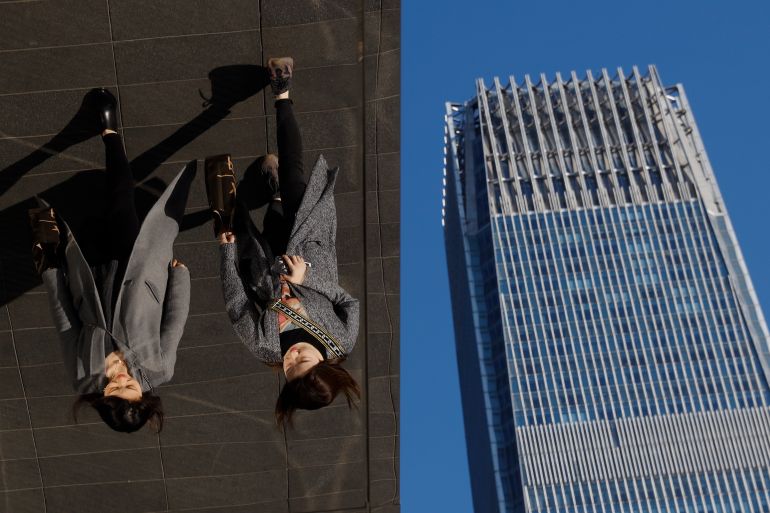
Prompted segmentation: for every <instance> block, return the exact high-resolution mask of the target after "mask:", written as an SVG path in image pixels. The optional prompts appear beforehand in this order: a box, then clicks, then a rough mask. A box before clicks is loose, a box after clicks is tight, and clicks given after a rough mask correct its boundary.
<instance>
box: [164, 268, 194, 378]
mask: <svg viewBox="0 0 770 513" xmlns="http://www.w3.org/2000/svg"><path fill="white" fill-rule="evenodd" d="M189 313H190V271H189V270H188V269H187V268H186V267H182V266H177V267H171V268H169V270H168V286H167V287H166V297H165V299H164V301H163V321H162V322H161V326H160V349H161V351H162V352H163V355H164V358H166V359H167V360H170V361H171V364H172V365H173V363H174V362H176V349H177V347H178V346H179V341H180V340H181V338H182V334H183V333H184V326H185V323H186V322H187V315H188V314H189ZM169 371H170V372H171V374H173V367H172V368H171V369H169ZM170 378H171V376H169V379H170Z"/></svg>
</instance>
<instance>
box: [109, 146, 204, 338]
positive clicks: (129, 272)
mask: <svg viewBox="0 0 770 513" xmlns="http://www.w3.org/2000/svg"><path fill="white" fill-rule="evenodd" d="M196 171H197V161H192V162H190V163H188V164H187V165H186V166H185V167H184V168H183V169H182V170H181V171H180V172H179V173H178V174H177V175H176V177H174V179H173V180H172V181H171V183H170V184H169V185H168V187H166V190H165V191H163V194H161V196H160V197H159V198H158V201H156V202H155V205H153V207H152V208H151V209H150V211H149V212H148V213H147V216H146V217H145V219H144V221H143V222H142V226H141V228H140V229H139V235H138V236H137V238H136V241H135V242H134V247H133V249H132V250H131V255H130V256H129V259H128V264H127V265H126V273H125V276H124V278H123V282H122V283H121V284H120V292H119V293H118V299H117V302H116V304H115V315H114V316H113V319H112V332H113V334H114V335H115V338H116V339H118V340H121V341H124V342H127V340H128V336H127V335H128V329H129V327H128V326H126V320H127V319H135V318H141V312H128V311H127V309H128V308H136V307H137V306H138V305H128V304H125V303H124V301H123V300H124V299H125V295H126V294H125V292H126V290H125V289H126V287H128V286H131V284H132V282H133V281H134V280H137V279H141V278H144V277H150V278H151V279H152V278H154V279H155V280H157V281H161V280H163V281H162V283H163V285H165V283H166V282H165V280H167V279H168V266H169V264H170V263H171V259H172V257H173V254H174V252H173V241H174V239H176V236H177V234H178V233H179V224H180V222H181V216H182V215H183V213H184V203H185V201H186V199H187V193H188V191H189V186H190V184H191V182H192V179H193V177H194V176H195V173H196ZM158 285H160V283H158ZM138 286H141V287H144V286H145V285H144V284H138Z"/></svg>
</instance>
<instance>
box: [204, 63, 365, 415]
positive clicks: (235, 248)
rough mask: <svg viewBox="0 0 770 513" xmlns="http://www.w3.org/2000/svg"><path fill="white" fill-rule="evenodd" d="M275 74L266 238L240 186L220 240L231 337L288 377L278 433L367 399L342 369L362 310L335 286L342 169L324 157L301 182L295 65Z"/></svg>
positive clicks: (273, 66) (277, 67) (277, 66)
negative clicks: (286, 424) (296, 418)
mask: <svg viewBox="0 0 770 513" xmlns="http://www.w3.org/2000/svg"><path fill="white" fill-rule="evenodd" d="M268 67H269V68H270V71H271V85H272V88H273V93H274V94H275V97H276V104H275V107H276V122H277V128H278V129H277V140H278V159H276V158H275V157H274V156H271V155H268V156H266V157H265V159H264V162H263V164H262V171H263V173H264V176H265V177H266V181H267V182H268V183H271V184H272V186H273V189H272V191H271V192H273V197H272V199H271V201H270V205H269V207H268V211H267V213H266V215H265V221H264V230H263V232H262V233H260V232H259V231H258V230H257V228H256V227H255V226H254V224H253V223H252V222H251V219H250V218H249V214H248V208H247V206H246V205H245V202H244V201H242V200H241V194H242V192H244V191H243V188H244V187H247V186H248V185H249V184H247V183H244V182H241V184H240V185H239V187H238V191H239V193H238V194H239V201H237V202H236V203H237V207H236V211H235V219H234V222H233V228H232V231H230V230H228V229H227V226H226V224H227V223H225V225H223V227H222V230H221V231H220V233H219V234H218V235H219V240H220V244H221V246H220V248H221V275H222V285H223V291H224V297H225V304H226V307H227V312H228V314H229V316H230V320H231V321H232V323H233V327H234V329H235V331H236V333H237V334H238V336H239V337H240V338H241V340H242V341H243V342H244V344H246V346H247V347H248V348H249V349H250V350H251V352H252V353H253V354H254V355H255V356H256V357H257V358H259V359H260V360H262V361H264V362H265V363H267V364H270V365H275V366H279V365H280V366H282V367H283V370H284V372H285V375H286V380H287V382H286V385H285V386H284V387H283V389H282V391H281V394H280V396H279V398H278V401H277V404H276V418H277V420H278V422H279V423H281V422H282V421H283V420H284V419H287V420H291V415H292V413H293V411H294V410H295V409H297V408H302V409H316V408H321V407H323V406H326V405H328V404H329V403H331V401H332V400H333V399H334V397H335V396H336V395H337V394H338V393H344V394H345V396H346V398H347V400H348V404H352V399H353V397H354V396H360V389H359V387H358V385H357V383H356V382H355V381H354V380H353V378H352V377H351V376H350V374H349V373H348V372H347V371H346V370H345V369H343V368H342V367H341V366H340V363H341V362H342V361H343V360H344V359H345V357H346V356H347V354H349V353H350V351H351V350H352V349H353V346H354V345H355V343H356V337H357V335H358V324H359V303H358V300H357V299H354V298H353V297H351V296H350V294H348V293H347V292H346V291H345V290H343V289H342V287H340V286H339V284H338V276H337V253H336V249H335V239H336V231H337V214H336V210H335V206H334V182H335V179H336V176H337V169H329V168H328V167H327V164H326V161H325V160H324V158H323V156H321V157H319V159H318V161H317V162H316V163H315V166H314V167H313V170H312V172H311V173H310V176H309V177H308V176H307V174H306V173H305V172H304V169H303V163H302V141H301V137H300V133H299V127H298V126H297V123H296V120H295V119H294V113H293V106H292V101H291V100H290V99H289V91H288V89H289V82H290V79H291V74H292V67H293V61H292V59H291V58H282V59H271V60H270V62H269V65H268ZM228 164H229V159H228ZM279 164H280V165H279ZM218 176H221V173H219V174H218ZM232 179H234V178H232ZM279 184H280V187H279ZM215 215H216V213H215Z"/></svg>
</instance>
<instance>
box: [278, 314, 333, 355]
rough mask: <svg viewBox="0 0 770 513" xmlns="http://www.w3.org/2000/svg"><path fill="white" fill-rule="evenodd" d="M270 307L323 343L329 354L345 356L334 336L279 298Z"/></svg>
mask: <svg viewBox="0 0 770 513" xmlns="http://www.w3.org/2000/svg"><path fill="white" fill-rule="evenodd" d="M270 309H271V310H275V311H276V312H281V313H282V314H284V315H286V316H287V317H289V318H290V319H291V320H292V321H293V322H294V323H295V324H296V325H297V326H299V327H300V328H302V329H304V330H305V331H306V332H308V333H309V334H310V335H312V336H313V337H314V338H315V339H316V340H318V341H319V342H320V343H321V344H323V346H324V347H325V348H326V349H327V350H328V351H329V352H330V353H331V354H333V355H334V357H335V358H343V357H344V356H345V351H343V350H342V348H341V346H340V344H339V343H338V342H337V341H336V340H334V337H332V336H331V335H330V334H329V333H327V332H326V330H324V329H323V328H322V327H320V326H319V325H318V324H316V323H315V322H313V321H311V320H310V319H308V318H307V317H305V316H304V315H302V314H301V313H299V312H297V311H296V310H294V309H293V308H291V307H289V306H287V305H285V304H283V303H282V302H281V301H280V300H278V301H275V302H274V303H273V304H271V305H270Z"/></svg>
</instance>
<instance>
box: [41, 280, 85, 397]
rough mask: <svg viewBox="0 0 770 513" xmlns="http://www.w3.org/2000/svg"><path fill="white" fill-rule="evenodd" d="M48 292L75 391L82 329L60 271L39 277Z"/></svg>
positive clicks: (49, 302)
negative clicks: (79, 340)
mask: <svg viewBox="0 0 770 513" xmlns="http://www.w3.org/2000/svg"><path fill="white" fill-rule="evenodd" d="M41 277H42V279H43V284H44V285H45V288H46V289H47V290H48V304H49V306H50V308H51V315H52V317H53V322H54V325H55V326H56V331H57V332H58V333H59V347H60V349H61V354H62V361H63V362H64V366H65V368H66V369H67V374H68V375H69V377H70V380H71V381H72V384H73V386H74V387H75V389H77V388H78V380H77V375H78V367H79V364H78V352H79V348H78V339H79V338H80V332H81V329H82V323H81V322H80V317H79V316H78V314H77V311H76V309H75V305H73V304H72V295H71V294H70V290H69V286H68V285H67V282H66V280H65V279H64V272H63V271H62V270H61V269H56V268H53V269H48V270H46V271H45V272H44V273H43V275H42V276H41Z"/></svg>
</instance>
